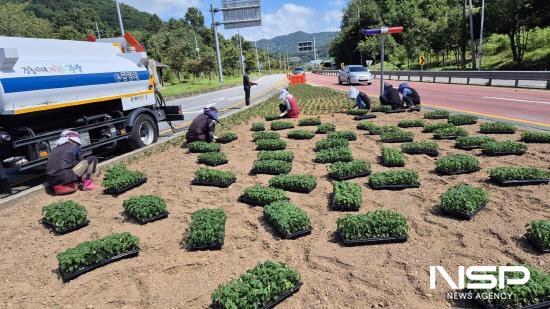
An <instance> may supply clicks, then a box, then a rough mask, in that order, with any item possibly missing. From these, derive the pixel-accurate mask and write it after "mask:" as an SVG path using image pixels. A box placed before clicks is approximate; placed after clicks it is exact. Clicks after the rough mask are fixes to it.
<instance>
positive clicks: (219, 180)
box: [193, 167, 237, 188]
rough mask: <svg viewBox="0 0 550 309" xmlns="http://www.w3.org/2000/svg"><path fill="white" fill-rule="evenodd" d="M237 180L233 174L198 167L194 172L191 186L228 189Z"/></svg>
mask: <svg viewBox="0 0 550 309" xmlns="http://www.w3.org/2000/svg"><path fill="white" fill-rule="evenodd" d="M236 180H237V176H235V173H233V172H230V171H220V170H215V169H211V168H206V167H200V168H199V169H197V170H196V171H195V179H194V180H193V184H195V185H205V186H213V187H221V188H224V187H229V186H230V185H231V184H233V183H234V182H235V181H236Z"/></svg>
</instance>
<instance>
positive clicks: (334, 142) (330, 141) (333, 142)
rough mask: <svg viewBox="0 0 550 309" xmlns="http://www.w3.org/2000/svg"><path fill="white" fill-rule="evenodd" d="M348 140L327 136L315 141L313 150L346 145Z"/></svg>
mask: <svg viewBox="0 0 550 309" xmlns="http://www.w3.org/2000/svg"><path fill="white" fill-rule="evenodd" d="M348 146H349V141H348V140H347V139H344V138H327V139H322V140H320V141H317V143H315V151H319V150H323V149H329V148H338V147H348Z"/></svg>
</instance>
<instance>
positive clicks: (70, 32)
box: [56, 26, 84, 40]
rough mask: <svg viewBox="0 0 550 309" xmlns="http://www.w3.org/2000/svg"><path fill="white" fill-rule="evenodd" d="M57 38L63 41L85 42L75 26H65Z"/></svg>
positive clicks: (58, 32)
mask: <svg viewBox="0 0 550 309" xmlns="http://www.w3.org/2000/svg"><path fill="white" fill-rule="evenodd" d="M56 37H57V38H58V39H61V40H83V39H84V36H83V35H82V33H80V32H78V31H76V29H75V28H73V26H63V27H61V28H59V30H58V31H57V35H56Z"/></svg>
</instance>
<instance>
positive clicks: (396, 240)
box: [336, 232, 408, 246]
mask: <svg viewBox="0 0 550 309" xmlns="http://www.w3.org/2000/svg"><path fill="white" fill-rule="evenodd" d="M336 233H337V234H338V237H339V238H340V239H341V240H342V243H343V244H344V245H348V246H358V245H378V244H388V243H402V242H406V241H407V239H408V237H407V236H405V237H385V238H365V239H353V240H351V239H345V238H344V237H342V235H341V234H340V233H339V232H336Z"/></svg>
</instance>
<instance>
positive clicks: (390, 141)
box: [380, 138, 414, 144]
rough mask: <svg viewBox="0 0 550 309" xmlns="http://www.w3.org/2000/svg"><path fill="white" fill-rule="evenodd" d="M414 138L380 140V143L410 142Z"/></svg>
mask: <svg viewBox="0 0 550 309" xmlns="http://www.w3.org/2000/svg"><path fill="white" fill-rule="evenodd" d="M413 140H414V139H412V138H410V139H406V140H389V141H382V140H380V143H386V144H392V143H409V142H412V141H413Z"/></svg>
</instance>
